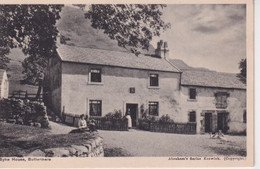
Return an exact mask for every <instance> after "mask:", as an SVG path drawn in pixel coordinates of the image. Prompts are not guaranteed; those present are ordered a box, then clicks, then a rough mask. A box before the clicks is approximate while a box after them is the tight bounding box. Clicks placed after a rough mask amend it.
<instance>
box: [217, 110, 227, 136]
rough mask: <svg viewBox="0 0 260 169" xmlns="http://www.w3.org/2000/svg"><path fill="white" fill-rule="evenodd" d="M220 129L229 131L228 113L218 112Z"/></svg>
mask: <svg viewBox="0 0 260 169" xmlns="http://www.w3.org/2000/svg"><path fill="white" fill-rule="evenodd" d="M218 130H221V131H222V132H223V133H226V132H227V131H228V113H227V112H221V113H218Z"/></svg>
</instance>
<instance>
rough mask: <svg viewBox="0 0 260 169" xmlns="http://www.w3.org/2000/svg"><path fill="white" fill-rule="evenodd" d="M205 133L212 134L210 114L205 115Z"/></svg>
mask: <svg viewBox="0 0 260 169" xmlns="http://www.w3.org/2000/svg"><path fill="white" fill-rule="evenodd" d="M205 132H206V133H209V132H212V113H205Z"/></svg>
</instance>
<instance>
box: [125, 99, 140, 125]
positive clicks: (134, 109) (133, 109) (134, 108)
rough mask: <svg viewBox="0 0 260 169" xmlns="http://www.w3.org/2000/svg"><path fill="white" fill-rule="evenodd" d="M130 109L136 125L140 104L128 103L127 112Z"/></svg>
mask: <svg viewBox="0 0 260 169" xmlns="http://www.w3.org/2000/svg"><path fill="white" fill-rule="evenodd" d="M128 110H130V116H131V119H132V126H133V127H136V121H137V111H138V104H128V103H127V104H126V112H127V111H128Z"/></svg>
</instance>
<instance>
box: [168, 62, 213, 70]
mask: <svg viewBox="0 0 260 169" xmlns="http://www.w3.org/2000/svg"><path fill="white" fill-rule="evenodd" d="M170 62H172V63H173V64H174V65H175V66H177V67H178V68H179V69H180V70H181V71H187V70H192V71H205V72H207V71H210V72H215V71H213V70H210V69H207V68H203V67H191V66H189V65H187V64H186V63H185V62H184V61H183V60H180V59H170Z"/></svg>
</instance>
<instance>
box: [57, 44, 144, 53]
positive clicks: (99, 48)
mask: <svg viewBox="0 0 260 169" xmlns="http://www.w3.org/2000/svg"><path fill="white" fill-rule="evenodd" d="M60 46H69V47H74V48H75V47H76V48H81V49H94V50H103V51H110V52H111V51H112V52H120V53H128V54H133V55H134V53H132V52H127V51H125V52H124V51H118V50H108V49H100V48H91V47H83V46H72V45H64V44H61V45H60ZM58 49H59V48H58ZM141 54H142V53H141ZM142 55H144V54H142Z"/></svg>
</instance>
